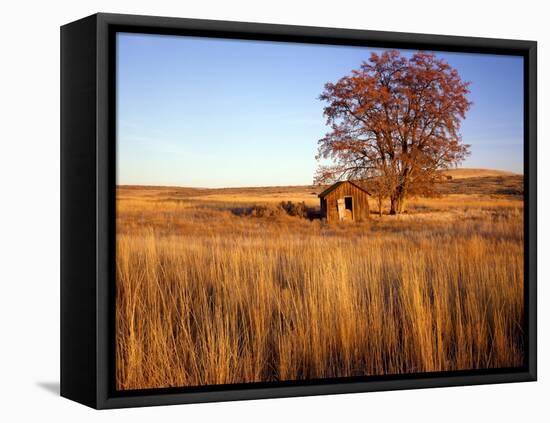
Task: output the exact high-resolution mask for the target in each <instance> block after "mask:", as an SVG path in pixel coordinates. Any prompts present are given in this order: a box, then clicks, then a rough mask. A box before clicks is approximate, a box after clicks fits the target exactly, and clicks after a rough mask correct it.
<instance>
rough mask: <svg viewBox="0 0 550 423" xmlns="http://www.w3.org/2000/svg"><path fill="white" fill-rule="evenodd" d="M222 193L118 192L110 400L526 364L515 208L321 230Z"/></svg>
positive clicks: (443, 211) (439, 212)
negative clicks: (216, 387)
mask: <svg viewBox="0 0 550 423" xmlns="http://www.w3.org/2000/svg"><path fill="white" fill-rule="evenodd" d="M231 195H232V197H231V198H216V199H215V201H214V200H213V199H212V198H207V197H206V198H204V199H202V200H201V197H200V196H197V195H194V194H192V193H191V194H189V195H187V196H185V195H183V196H178V195H177V193H176V194H174V193H172V194H170V195H167V194H166V192H163V191H162V190H161V189H160V190H158V192H156V193H155V194H154V195H152V194H151V192H150V190H147V189H142V190H131V192H130V191H124V190H121V191H120V192H119V201H118V205H117V209H118V210H117V234H118V235H117V260H116V262H117V307H116V311H117V319H116V322H117V323H116V326H117V345H116V364H117V387H118V388H119V389H141V388H157V387H170V386H198V385H205V384H225V383H242V382H259V381H276V380H297V379H310V378H327V377H340V376H359V375H380V374H399V373H410V372H426V371H441V370H457V369H476V368H500V367H515V366H519V365H521V364H522V361H523V333H522V327H523V220H522V219H523V217H522V216H523V214H522V213H523V208H522V203H521V201H519V200H517V199H514V198H504V197H502V198H492V197H490V196H488V195H487V196H472V197H467V196H466V197H465V196H460V195H455V196H447V197H443V198H439V199H418V200H414V201H411V203H410V213H408V214H407V215H404V216H400V217H398V218H394V217H390V216H383V217H382V218H381V219H379V218H377V217H373V219H371V220H370V221H369V222H365V223H361V224H341V225H339V224H337V225H326V224H324V223H323V222H321V221H319V220H308V219H302V218H295V217H287V216H283V217H278V218H257V217H249V216H242V215H240V214H239V213H238V212H236V211H238V210H239V209H240V207H244V206H246V205H249V204H250V195H249V193H247V194H246V196H243V197H244V198H239V197H238V194H235V193H234V192H233V193H231ZM309 195H311V193H310V192H309V191H308V190H304V193H303V196H309ZM292 196H293V198H294V197H296V199H299V198H300V195H298V194H297V193H296V192H294V191H293V192H292ZM303 196H302V197H303ZM258 197H260V198H261V197H263V196H262V195H261V194H260V195H258ZM171 198H172V199H171ZM253 200H257V198H253Z"/></svg>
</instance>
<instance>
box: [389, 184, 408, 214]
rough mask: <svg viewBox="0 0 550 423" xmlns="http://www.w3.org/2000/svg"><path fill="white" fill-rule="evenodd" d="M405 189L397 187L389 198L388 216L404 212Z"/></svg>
mask: <svg viewBox="0 0 550 423" xmlns="http://www.w3.org/2000/svg"><path fill="white" fill-rule="evenodd" d="M405 192H406V191H405V188H404V187H402V186H400V187H397V189H396V190H395V193H394V194H393V195H392V196H391V197H390V214H393V215H395V214H400V213H403V211H404V210H405Z"/></svg>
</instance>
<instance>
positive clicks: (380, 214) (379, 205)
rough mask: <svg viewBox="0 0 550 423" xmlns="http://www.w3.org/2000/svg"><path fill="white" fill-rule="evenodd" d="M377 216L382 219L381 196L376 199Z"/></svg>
mask: <svg viewBox="0 0 550 423" xmlns="http://www.w3.org/2000/svg"><path fill="white" fill-rule="evenodd" d="M378 215H379V216H380V217H382V196H379V197H378Z"/></svg>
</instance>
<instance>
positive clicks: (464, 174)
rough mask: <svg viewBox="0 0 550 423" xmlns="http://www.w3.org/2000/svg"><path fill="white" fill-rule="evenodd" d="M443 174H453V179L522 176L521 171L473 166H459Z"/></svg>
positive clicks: (444, 171)
mask: <svg viewBox="0 0 550 423" xmlns="http://www.w3.org/2000/svg"><path fill="white" fill-rule="evenodd" d="M441 173H442V174H443V175H446V176H451V177H452V178H453V179H466V178H486V177H496V176H521V174H519V173H514V172H508V171H506V170H495V169H473V168H458V169H449V170H443V171H441Z"/></svg>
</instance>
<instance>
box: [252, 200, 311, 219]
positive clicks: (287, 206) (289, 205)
mask: <svg viewBox="0 0 550 423" xmlns="http://www.w3.org/2000/svg"><path fill="white" fill-rule="evenodd" d="M249 215H250V216H252V217H281V216H292V217H300V218H307V217H308V209H307V207H306V203H304V202H303V201H302V202H301V203H293V202H292V201H282V202H281V203H279V204H257V205H254V206H253V207H252V208H251V209H250V211H249Z"/></svg>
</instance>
